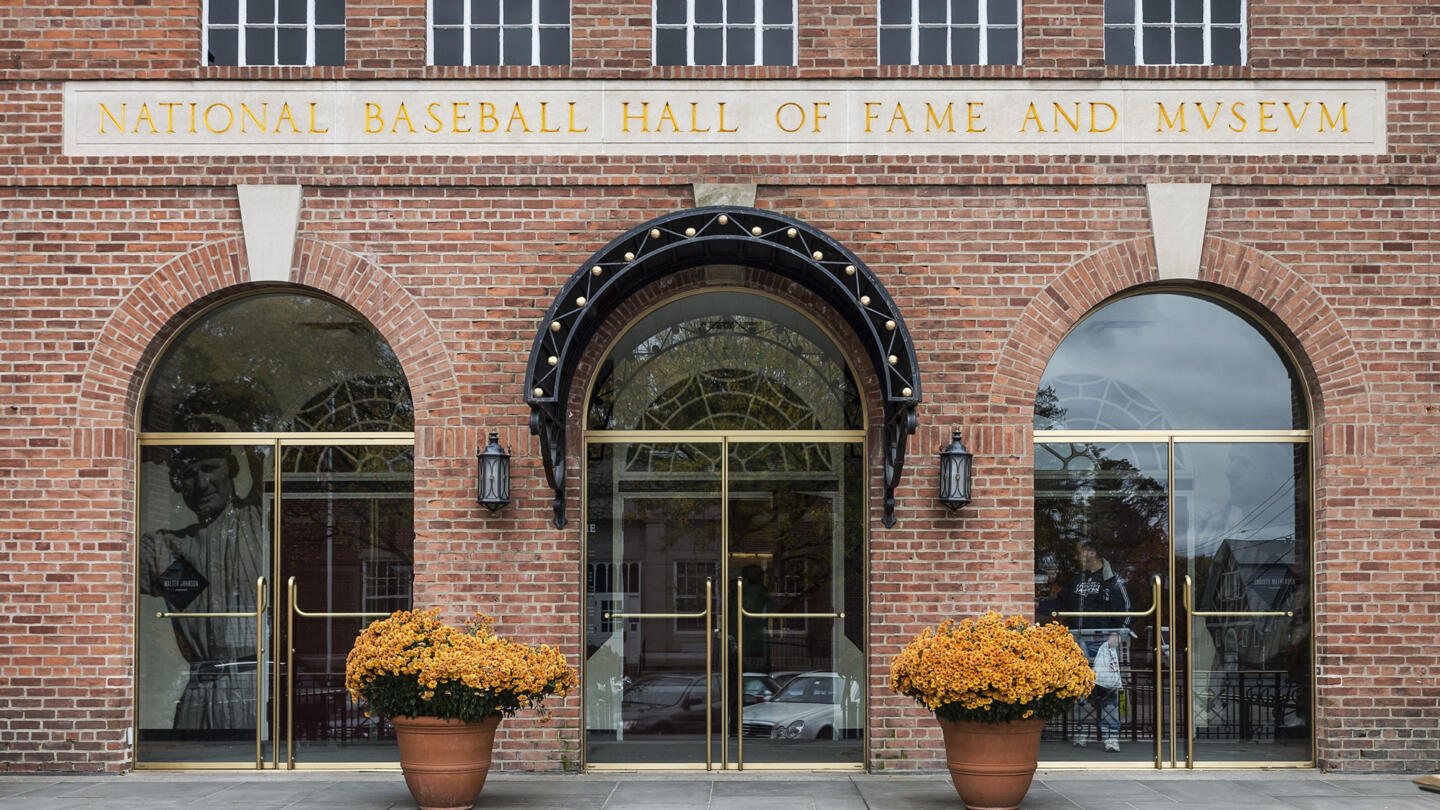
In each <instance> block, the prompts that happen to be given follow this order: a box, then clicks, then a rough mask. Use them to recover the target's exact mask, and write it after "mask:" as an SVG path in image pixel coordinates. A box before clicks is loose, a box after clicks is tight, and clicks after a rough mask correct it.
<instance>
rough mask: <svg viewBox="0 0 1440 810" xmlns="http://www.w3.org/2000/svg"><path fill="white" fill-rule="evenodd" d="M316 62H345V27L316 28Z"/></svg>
mask: <svg viewBox="0 0 1440 810" xmlns="http://www.w3.org/2000/svg"><path fill="white" fill-rule="evenodd" d="M315 64H317V65H343V64H345V30H344V29H343V28H317V29H315Z"/></svg>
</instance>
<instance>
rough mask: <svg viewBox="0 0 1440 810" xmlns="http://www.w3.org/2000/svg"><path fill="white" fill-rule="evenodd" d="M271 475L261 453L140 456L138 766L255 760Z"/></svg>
mask: <svg viewBox="0 0 1440 810" xmlns="http://www.w3.org/2000/svg"><path fill="white" fill-rule="evenodd" d="M272 465H273V456H272V455H271V448H270V446H268V445H225V444H186V445H164V446H158V445H147V446H145V447H143V448H142V449H141V464H140V473H139V476H140V500H139V503H140V515H139V535H140V550H139V555H138V565H139V572H138V573H139V581H140V594H141V596H140V598H139V604H138V610H139V617H138V618H139V621H138V635H139V639H138V647H139V651H138V655H137V658H138V665H137V666H138V673H137V676H138V677H137V679H136V682H137V684H138V692H139V694H138V698H137V711H138V715H139V716H138V723H137V725H138V727H139V735H138V740H137V745H136V760H137V762H139V763H142V764H153V763H176V762H203V763H206V764H212V765H217V766H224V765H235V766H240V767H252V768H253V767H256V765H257V761H258V760H259V759H260V758H261V757H263V756H265V755H266V754H267V750H268V749H266V748H264V747H262V746H263V745H264V744H266V743H268V741H269V740H270V739H271V738H272V735H273V729H272V727H271V725H270V723H269V719H268V717H267V716H266V715H265V713H264V711H263V708H264V707H265V706H266V704H267V703H268V700H269V694H268V691H267V690H268V683H269V681H268V679H265V678H259V679H257V678H256V671H257V668H258V669H259V670H260V671H262V672H263V671H268V670H269V667H270V661H271V655H270V653H271V647H272V646H273V645H271V643H270V636H269V632H270V624H269V620H268V618H267V613H266V611H267V608H268V607H269V606H268V605H267V600H268V596H269V588H270V558H271V542H270V525H271V522H270V515H271V512H270V506H271V500H272V498H273V492H274V482H273V471H272ZM257 664H258V667H257Z"/></svg>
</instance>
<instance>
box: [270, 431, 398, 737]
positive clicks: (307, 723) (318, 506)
mask: <svg viewBox="0 0 1440 810" xmlns="http://www.w3.org/2000/svg"><path fill="white" fill-rule="evenodd" d="M413 459H414V450H413V448H411V447H409V446H389V445H364V446H356V445H327V446H298V447H285V448H284V449H283V451H282V453H281V463H280V467H281V470H282V472H281V475H282V479H281V483H282V486H281V510H280V539H281V543H280V554H279V582H280V583H281V585H282V587H281V588H280V596H279V601H280V602H281V604H280V606H279V608H280V611H279V612H280V614H281V616H282V618H283V621H282V623H281V624H282V626H281V627H280V628H279V633H280V634H281V638H283V639H286V640H287V641H288V650H289V654H288V655H287V656H285V657H284V658H283V660H282V661H281V666H280V668H279V680H278V682H277V685H276V688H275V694H276V697H277V700H276V703H275V705H274V710H275V713H276V723H277V725H278V726H279V727H280V728H282V729H285V730H286V731H287V732H288V739H287V742H288V744H287V745H286V746H285V748H284V750H282V751H281V752H279V756H280V761H281V762H282V764H285V763H289V764H292V765H293V764H294V763H295V762H300V763H302V764H303V763H315V762H347V763H358V762H377V761H378V762H391V761H394V759H395V747H394V742H393V741H394V739H395V736H394V730H393V729H392V728H391V727H390V724H389V723H388V722H387V721H385V720H384V719H383V718H381V717H380V716H379V715H376V716H373V717H366V716H365V715H366V707H365V706H363V705H357V704H355V703H353V702H351V700H350V696H349V694H348V693H347V692H346V691H345V658H346V656H347V655H348V654H349V652H350V647H351V644H352V643H353V642H354V640H355V636H356V634H357V633H359V631H360V629H361V628H362V627H364V626H365V625H366V624H369V623H370V622H371V621H373V620H375V619H378V618H382V617H384V616H386V615H388V614H389V613H390V612H392V611H395V610H402V609H407V608H409V607H410V606H411V583H412V578H413V565H414V539H415V538H414V529H413V525H414V524H413V515H412V512H413V508H414V507H413V501H414V499H413V497H412V494H411V493H412V491H413V489H412V486H413V478H414V473H413V467H414V463H413ZM282 649H286V647H282Z"/></svg>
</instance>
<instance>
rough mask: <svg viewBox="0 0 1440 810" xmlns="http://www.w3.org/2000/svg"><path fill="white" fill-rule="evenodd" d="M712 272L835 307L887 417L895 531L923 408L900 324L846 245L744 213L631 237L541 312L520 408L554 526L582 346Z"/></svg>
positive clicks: (683, 221)
mask: <svg viewBox="0 0 1440 810" xmlns="http://www.w3.org/2000/svg"><path fill="white" fill-rule="evenodd" d="M709 264H738V265H743V266H746V267H752V268H756V269H759V270H765V271H768V272H771V273H774V274H776V275H778V276H781V277H782V278H785V279H788V280H790V281H794V282H796V283H798V284H800V285H802V286H804V287H805V288H806V289H808V290H810V291H811V292H813V293H814V294H816V295H818V296H819V297H820V298H822V299H823V300H824V301H826V302H827V303H828V304H829V305H830V306H831V307H833V308H834V309H835V311H836V312H837V313H839V314H840V316H841V317H843V318H844V320H845V323H846V324H847V325H848V326H849V327H850V329H851V330H852V331H853V332H854V333H855V336H856V337H857V338H858V339H859V341H860V343H861V344H862V345H863V346H864V347H865V353H866V355H867V356H868V357H869V359H870V364H871V366H872V367H873V368H874V371H875V377H876V379H877V380H879V381H880V385H881V395H882V401H883V406H884V414H885V425H884V441H885V448H884V451H885V511H884V516H883V518H882V521H883V522H884V524H885V525H886V526H893V525H894V524H895V488H896V487H897V486H898V485H899V483H900V476H901V473H902V471H903V470H904V467H905V445H906V441H907V439H908V437H909V436H910V435H911V434H913V433H914V432H915V428H916V425H917V418H916V414H915V408H916V406H917V405H919V403H920V374H919V368H918V366H917V363H916V360H915V345H914V343H913V342H912V341H911V339H910V332H909V330H907V329H906V328H905V321H904V319H903V318H901V317H900V311H899V310H898V309H897V308H896V306H895V302H894V301H893V300H891V298H890V294H889V293H888V292H886V291H885V288H884V286H882V285H881V284H880V280H879V279H877V278H876V277H875V274H874V273H872V272H871V271H870V268H868V267H866V266H865V263H864V262H862V261H860V259H859V258H857V257H856V256H855V255H854V254H853V253H851V252H850V251H849V250H847V249H845V247H844V246H843V245H841V244H840V243H838V242H836V241H835V240H834V239H831V238H830V237H829V236H827V235H826V234H824V233H822V232H821V231H819V230H818V229H816V228H814V227H813V226H810V225H807V224H805V223H804V222H801V221H799V220H796V219H792V218H790V217H787V216H784V215H781V214H776V213H773V212H770V211H762V210H760V209H757V208H745V207H741V206H711V207H707V208H692V209H689V210H685V211H677V212H674V213H671V214H666V215H665V216H662V217H659V218H658V219H653V220H651V221H649V222H647V223H645V224H644V225H641V226H639V227H636V228H634V229H632V230H630V231H628V232H627V233H625V234H624V235H622V236H620V237H618V238H616V239H615V240H613V241H611V242H610V244H608V245H606V246H605V247H604V248H602V249H600V250H599V251H598V252H597V253H595V254H594V255H593V256H591V257H590V258H589V259H587V260H586V261H585V263H584V264H582V265H581V266H580V269H578V270H576V271H575V274H574V275H572V276H571V277H570V280H569V281H567V282H566V283H565V286H564V287H563V288H561V290H560V294H559V295H557V296H556V297H555V301H554V302H553V303H552V304H551V305H550V308H549V310H547V311H546V313H545V319H544V321H542V322H541V324H540V328H539V331H538V333H537V334H536V336H535V342H534V344H533V346H532V348H531V350H530V362H529V365H528V366H527V368H526V371H525V402H526V403H527V404H528V405H529V406H530V431H531V432H532V433H534V434H535V435H537V436H539V437H540V454H541V460H542V462H543V463H544V466H545V477H546V479H547V481H548V482H549V484H550V487H551V489H553V490H554V491H555V501H554V504H553V507H554V512H555V526H556V527H563V526H564V525H565V523H566V520H565V462H566V459H565V433H566V421H567V420H566V413H565V408H566V403H567V402H568V400H569V397H570V387H571V383H572V382H573V380H574V379H575V371H576V367H577V366H578V365H579V363H580V357H581V355H582V354H583V353H584V351H585V348H586V346H587V345H588V344H589V342H590V340H591V338H593V337H594V336H595V333H596V332H597V331H598V330H599V329H600V326H601V324H603V323H604V321H605V318H606V316H608V315H609V314H610V313H611V312H613V311H615V309H616V308H617V307H618V306H619V305H620V304H621V303H622V302H623V301H625V299H627V298H628V297H630V296H631V295H633V294H635V293H636V292H638V291H640V290H641V289H642V288H644V287H645V286H647V285H649V284H651V283H652V282H654V281H656V280H657V279H660V278H663V277H665V276H667V275H670V274H672V273H677V272H680V271H683V270H688V269H690V268H692V267H698V266H702V265H709Z"/></svg>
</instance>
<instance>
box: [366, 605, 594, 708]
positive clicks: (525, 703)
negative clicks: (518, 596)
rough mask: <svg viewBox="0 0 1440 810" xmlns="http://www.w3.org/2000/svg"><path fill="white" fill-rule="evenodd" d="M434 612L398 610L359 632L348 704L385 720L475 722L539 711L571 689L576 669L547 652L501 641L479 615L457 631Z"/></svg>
mask: <svg viewBox="0 0 1440 810" xmlns="http://www.w3.org/2000/svg"><path fill="white" fill-rule="evenodd" d="M439 613H440V610H439V608H431V609H430V610H425V611H412V610H398V611H396V612H394V613H392V614H390V616H389V617H388V618H385V619H381V620H379V621H376V622H373V623H372V624H371V625H370V626H369V627H367V628H365V629H364V630H361V631H360V635H358V636H356V637H355V646H354V647H352V648H351V650H350V655H349V657H348V658H346V659H345V688H347V689H349V690H350V698H351V699H352V700H354V701H355V702H357V703H358V702H360V701H362V700H363V701H369V703H370V709H371V710H372V711H375V712H379V713H380V714H383V715H386V716H387V717H439V718H441V719H447V720H448V719H455V720H461V721H464V722H469V723H474V722H479V721H481V720H484V719H486V718H488V717H491V716H493V715H497V714H498V715H504V716H506V717H508V716H510V715H512V714H514V713H515V712H517V711H519V710H520V709H523V708H526V707H531V708H539V709H541V710H542V711H543V710H544V706H543V704H544V701H545V698H547V697H549V696H551V695H557V696H564V695H565V694H566V693H568V692H569V691H570V690H571V689H573V688H574V687H575V685H576V683H577V678H576V675H575V670H573V669H571V668H570V666H569V665H568V664H566V663H565V657H564V656H563V655H561V654H560V651H559V650H556V649H553V648H552V647H550V645H548V644H542V645H540V646H538V647H533V646H530V645H526V644H517V643H515V642H511V641H506V640H505V639H503V638H500V637H499V636H497V635H495V634H494V633H493V632H491V630H490V623H491V619H490V617H488V616H485V615H483V614H479V613H477V614H476V615H475V618H474V619H473V620H471V622H470V623H469V624H468V625H466V627H465V629H463V630H461V629H457V628H454V627H450V626H448V625H446V624H443V623H442V622H441V621H440V619H439ZM545 719H547V720H548V719H549V716H548V714H547V715H546V716H545Z"/></svg>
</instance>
